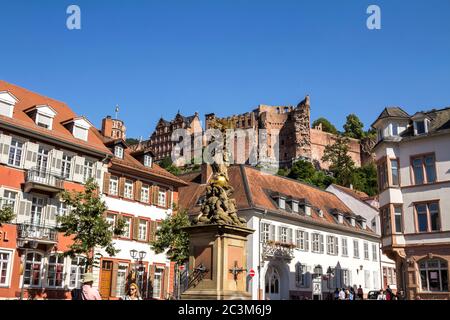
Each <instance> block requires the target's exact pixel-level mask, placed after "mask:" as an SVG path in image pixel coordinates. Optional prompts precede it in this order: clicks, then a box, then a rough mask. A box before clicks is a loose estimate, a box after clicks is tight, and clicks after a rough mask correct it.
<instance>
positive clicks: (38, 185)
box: [24, 168, 64, 195]
mask: <svg viewBox="0 0 450 320" xmlns="http://www.w3.org/2000/svg"><path fill="white" fill-rule="evenodd" d="M33 190H35V191H44V192H48V193H50V194H52V195H55V194H57V193H59V192H61V191H63V190H64V179H63V178H61V176H60V175H58V174H55V173H51V172H50V171H47V170H42V169H38V168H33V169H30V170H28V172H27V175H26V178H25V187H24V192H31V191H33Z"/></svg>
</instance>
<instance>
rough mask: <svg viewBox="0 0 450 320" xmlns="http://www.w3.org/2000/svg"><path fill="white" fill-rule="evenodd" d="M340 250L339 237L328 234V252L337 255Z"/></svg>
mask: <svg viewBox="0 0 450 320" xmlns="http://www.w3.org/2000/svg"><path fill="white" fill-rule="evenodd" d="M338 251H339V239H338V238H337V237H334V236H327V253H328V254H330V255H334V256H336V255H337V254H338Z"/></svg>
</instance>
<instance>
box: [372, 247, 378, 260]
mask: <svg viewBox="0 0 450 320" xmlns="http://www.w3.org/2000/svg"><path fill="white" fill-rule="evenodd" d="M377 252H378V244H376V243H372V260H373V261H378V253H377Z"/></svg>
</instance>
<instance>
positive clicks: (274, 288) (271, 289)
mask: <svg viewBox="0 0 450 320" xmlns="http://www.w3.org/2000/svg"><path fill="white" fill-rule="evenodd" d="M265 287H266V294H278V293H280V275H279V274H278V271H277V269H275V268H272V267H271V268H270V269H269V270H267V273H266V286H265Z"/></svg>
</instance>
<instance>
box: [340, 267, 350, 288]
mask: <svg viewBox="0 0 450 320" xmlns="http://www.w3.org/2000/svg"><path fill="white" fill-rule="evenodd" d="M341 284H342V285H343V286H344V287H348V286H350V271H349V270H347V269H343V270H342V283H341Z"/></svg>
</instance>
